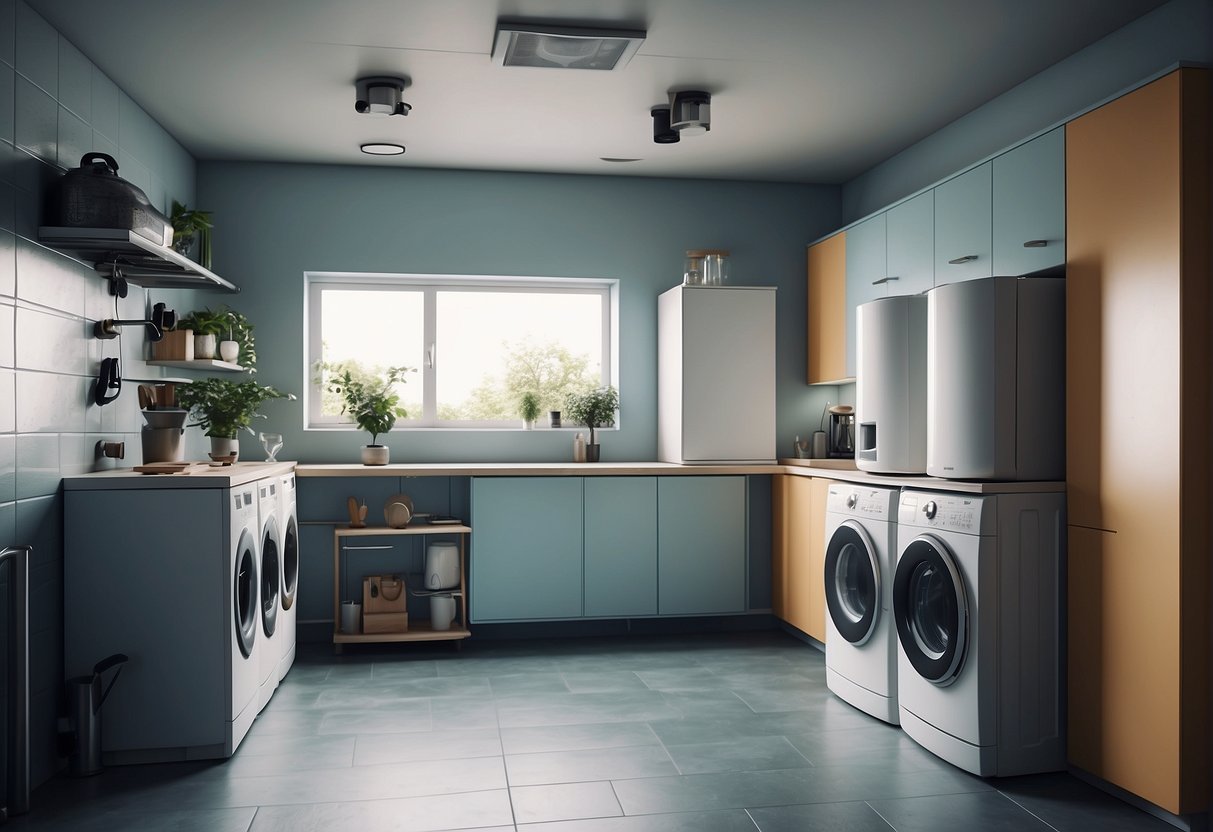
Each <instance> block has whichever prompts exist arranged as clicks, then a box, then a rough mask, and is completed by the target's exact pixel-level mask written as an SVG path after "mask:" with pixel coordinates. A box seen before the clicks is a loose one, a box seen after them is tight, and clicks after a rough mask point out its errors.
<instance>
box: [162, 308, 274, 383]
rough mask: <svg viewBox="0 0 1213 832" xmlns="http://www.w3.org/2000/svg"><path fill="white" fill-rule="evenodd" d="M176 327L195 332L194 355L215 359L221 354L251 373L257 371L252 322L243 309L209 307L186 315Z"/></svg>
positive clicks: (225, 359)
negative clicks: (240, 310)
mask: <svg viewBox="0 0 1213 832" xmlns="http://www.w3.org/2000/svg"><path fill="white" fill-rule="evenodd" d="M177 329H192V330H193V331H194V358H200V359H201V358H214V357H215V356H216V353H218V355H219V356H220V357H222V358H223V360H224V361H228V362H233V363H238V364H240V366H242V367H243V368H244V369H246V370H248V371H249V372H250V373H253V372H256V369H255V368H256V364H257V348H256V343H255V341H254V339H253V324H252V323H251V322H250V321H249V319H248V318H246V317H245V316H244V315H243V314H241V313H240V312H237V311H236V310H234V309H230V308H228V307H227V306H220V307H219V308H218V309H211V308H210V307H209V306H208V307H207V308H205V309H200V310H195V311H193V312H190V313H189V314H188V315H185V316H183V317H182V318H181V320H179V321H178V322H177ZM219 339H226V340H219ZM216 342H218V343H217V344H216Z"/></svg>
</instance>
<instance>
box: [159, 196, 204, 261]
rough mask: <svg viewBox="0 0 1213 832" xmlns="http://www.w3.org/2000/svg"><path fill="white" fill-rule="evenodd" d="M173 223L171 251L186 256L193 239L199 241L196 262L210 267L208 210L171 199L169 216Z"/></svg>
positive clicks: (192, 244) (192, 246)
mask: <svg viewBox="0 0 1213 832" xmlns="http://www.w3.org/2000/svg"><path fill="white" fill-rule="evenodd" d="M170 221H171V222H172V224H173V251H175V252H177V253H178V254H181V255H184V256H186V257H189V256H190V251H191V250H192V249H193V248H194V241H195V240H197V241H199V243H200V248H199V251H198V258H197V262H198V264H199V265H201V266H202V268H204V269H209V268H210V267H211V228H212V227H213V226H214V221H213V220H211V212H210V211H199V210H197V209H191V208H187V207H185V206H184V205H182V204H181V203H180V202H178V201H177V200H175V199H174V200H173V213H172V216H171V217H170Z"/></svg>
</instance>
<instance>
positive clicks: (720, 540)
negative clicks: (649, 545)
mask: <svg viewBox="0 0 1213 832" xmlns="http://www.w3.org/2000/svg"><path fill="white" fill-rule="evenodd" d="M745 529H746V502H745V478H744V477H712V476H670V477H661V478H660V479H659V480H658V484H657V567H658V568H657V599H658V600H657V610H658V612H659V613H660V614H661V615H712V614H717V613H734V612H743V611H744V610H745V580H746V533H745Z"/></svg>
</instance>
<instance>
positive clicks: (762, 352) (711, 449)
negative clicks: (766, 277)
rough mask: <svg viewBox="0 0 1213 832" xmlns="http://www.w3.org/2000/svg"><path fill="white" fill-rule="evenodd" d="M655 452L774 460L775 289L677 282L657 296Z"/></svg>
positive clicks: (688, 459) (669, 456)
mask: <svg viewBox="0 0 1213 832" xmlns="http://www.w3.org/2000/svg"><path fill="white" fill-rule="evenodd" d="M657 458H658V459H659V460H661V461H662V462H678V463H690V464H694V463H699V464H707V463H714V462H774V461H775V289H774V287H767V286H761V287H760V286H728V287H724V286H676V287H674V288H673V289H670V290H669V291H668V292H663V293H662V294H661V296H660V297H658V298H657Z"/></svg>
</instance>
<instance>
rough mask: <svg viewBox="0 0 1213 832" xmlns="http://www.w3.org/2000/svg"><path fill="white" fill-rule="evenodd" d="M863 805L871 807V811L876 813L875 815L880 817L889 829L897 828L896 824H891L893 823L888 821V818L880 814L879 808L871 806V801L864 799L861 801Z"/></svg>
mask: <svg viewBox="0 0 1213 832" xmlns="http://www.w3.org/2000/svg"><path fill="white" fill-rule="evenodd" d="M863 805H864V806H867V807H868V808H869V809H871V810H872V811H873V812H875V813H876V817H878V818H880V819H881V820H882V821H884V823H885V825H886V826H888V827H889V828H890V829H894V830H895V829H897V827H896V826H894V825H893V824H892V823H891V822H890V821H889V819H888V818H886V817H885V816H884V815H882V814H880V810H879V809H877V808H876V807H875V806H873V805H872V804H871V802H870V801H867V800H865V801H864V802H863Z"/></svg>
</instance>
